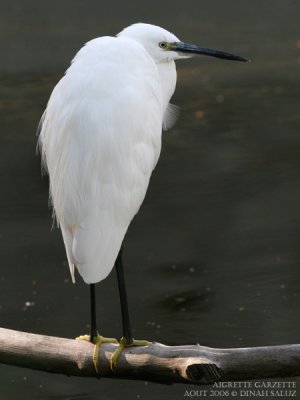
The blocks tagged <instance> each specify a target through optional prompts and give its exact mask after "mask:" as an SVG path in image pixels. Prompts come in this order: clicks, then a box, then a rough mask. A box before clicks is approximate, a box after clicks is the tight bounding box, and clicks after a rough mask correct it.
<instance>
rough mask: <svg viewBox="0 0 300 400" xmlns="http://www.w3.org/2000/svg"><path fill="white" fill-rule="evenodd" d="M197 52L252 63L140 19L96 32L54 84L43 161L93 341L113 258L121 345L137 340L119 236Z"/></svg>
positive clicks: (138, 200)
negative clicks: (87, 306)
mask: <svg viewBox="0 0 300 400" xmlns="http://www.w3.org/2000/svg"><path fill="white" fill-rule="evenodd" d="M194 54H204V55H209V56H214V57H218V58H223V59H230V60H237V61H247V60H245V59H244V58H242V57H238V56H235V55H232V54H229V53H224V52H220V51H216V50H210V49H206V48H202V47H199V46H196V45H191V44H187V43H183V42H181V41H180V40H179V39H178V38H177V37H176V36H175V35H173V34H172V33H170V32H168V31H167V30H165V29H163V28H160V27H158V26H154V25H149V24H143V23H138V24H134V25H131V26H129V27H127V28H125V29H124V30H123V31H122V32H121V33H119V34H118V35H117V36H116V37H109V36H105V37H100V38H96V39H93V40H91V41H90V42H88V43H87V44H86V45H85V46H84V47H83V48H82V49H80V50H79V52H78V53H77V54H76V56H75V58H74V59H73V61H72V63H71V66H70V67H69V69H68V70H67V71H66V73H65V75H64V77H63V78H62V79H61V80H60V81H59V82H58V84H57V85H56V87H55V88H54V90H53V92H52V94H51V97H50V99H49V102H48V105H47V108H46V111H45V112H44V114H43V116H42V119H41V122H40V126H39V132H40V135H39V148H40V151H41V154H42V164H43V167H44V168H45V170H46V171H47V172H48V174H49V178H50V199H51V202H52V204H53V208H54V214H55V217H56V220H57V223H58V224H59V226H60V229H61V232H62V236H63V240H64V244H65V248H66V254H67V259H68V263H69V267H70V272H71V276H72V280H73V282H74V281H75V268H76V269H77V270H78V272H79V274H80V275H81V276H82V278H83V280H84V281H85V282H86V283H88V284H90V285H91V286H90V287H91V314H92V323H91V335H90V340H91V341H92V342H94V343H98V341H100V342H103V341H104V340H105V339H104V338H102V337H101V339H97V337H98V332H97V328H96V317H95V288H94V284H95V283H96V282H99V281H102V280H103V279H105V278H106V277H107V275H108V274H109V273H110V271H111V270H112V268H113V267H114V265H116V269H117V273H118V283H119V289H120V298H121V307H122V319H123V338H122V340H121V343H122V344H121V345H120V349H119V352H120V351H121V350H122V348H123V347H124V346H125V345H130V344H139V343H138V342H136V341H135V342H134V341H133V339H132V334H131V329H130V324H129V316H128V309H127V300H126V292H125V284H124V277H123V268H122V266H123V264H122V251H121V248H122V242H123V239H124V236H125V234H126V231H127V229H128V226H129V224H130V222H131V221H132V219H133V217H134V216H135V214H136V213H137V212H138V211H139V208H140V206H141V204H142V202H143V200H144V197H145V194H146V191H147V187H148V184H149V180H150V176H151V173H152V171H153V169H154V167H155V165H156V163H157V160H158V158H159V154H160V150H161V136H162V130H163V129H169V128H170V127H171V126H172V125H173V124H174V122H175V120H176V117H177V110H176V107H175V106H173V105H171V104H170V103H169V102H170V99H171V97H172V95H173V93H174V90H175V85H176V67H175V62H174V61H175V60H178V59H182V58H188V57H190V56H192V55H194ZM141 344H145V343H141ZM118 354H119V353H118ZM116 359H117V357H115V358H114V363H115V362H116ZM95 366H96V365H95Z"/></svg>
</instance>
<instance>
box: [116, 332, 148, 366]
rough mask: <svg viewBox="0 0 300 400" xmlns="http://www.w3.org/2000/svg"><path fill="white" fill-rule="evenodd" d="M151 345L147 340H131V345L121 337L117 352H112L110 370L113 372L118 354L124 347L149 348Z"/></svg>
mask: <svg viewBox="0 0 300 400" xmlns="http://www.w3.org/2000/svg"><path fill="white" fill-rule="evenodd" d="M150 344H152V342H148V340H133V342H132V343H129V344H128V343H127V342H126V339H125V337H124V336H123V337H122V338H121V339H120V344H119V347H118V348H117V350H116V351H115V352H114V354H113V355H112V356H111V359H110V369H111V370H112V371H113V370H114V368H115V366H116V365H117V362H118V359H119V357H120V354H121V353H122V351H123V350H124V349H125V348H126V347H132V346H149V345H150Z"/></svg>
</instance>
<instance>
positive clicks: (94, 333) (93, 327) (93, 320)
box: [90, 283, 98, 343]
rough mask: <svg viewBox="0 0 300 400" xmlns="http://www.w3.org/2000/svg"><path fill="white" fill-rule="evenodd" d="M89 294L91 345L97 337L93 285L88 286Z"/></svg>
mask: <svg viewBox="0 0 300 400" xmlns="http://www.w3.org/2000/svg"><path fill="white" fill-rule="evenodd" d="M90 293H91V336H90V341H91V342H92V343H93V339H94V337H96V336H98V331H97V323H96V294H95V284H94V283H92V284H91V285H90Z"/></svg>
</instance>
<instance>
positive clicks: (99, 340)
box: [76, 335, 119, 374]
mask: <svg viewBox="0 0 300 400" xmlns="http://www.w3.org/2000/svg"><path fill="white" fill-rule="evenodd" d="M76 340H86V341H87V342H90V341H91V340H90V335H81V336H78V337H77V338H76ZM103 343H115V344H119V342H118V341H117V339H115V338H107V337H104V336H101V335H97V336H95V337H94V338H93V344H94V345H95V347H94V353H93V364H94V367H95V370H96V372H97V374H98V373H99V369H98V357H99V350H100V346H101V344H103Z"/></svg>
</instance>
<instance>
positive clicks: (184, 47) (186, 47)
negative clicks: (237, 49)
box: [170, 42, 249, 61]
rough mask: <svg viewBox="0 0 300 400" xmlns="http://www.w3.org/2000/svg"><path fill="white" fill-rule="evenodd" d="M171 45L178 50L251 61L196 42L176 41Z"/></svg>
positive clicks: (172, 48) (174, 49) (225, 58)
mask: <svg viewBox="0 0 300 400" xmlns="http://www.w3.org/2000/svg"><path fill="white" fill-rule="evenodd" d="M170 47H171V48H170V50H173V51H178V52H181V53H190V54H202V55H205V56H210V57H217V58H223V59H224V60H233V61H249V60H247V59H246V58H244V57H240V56H235V55H234V54H231V53H225V52H224V51H219V50H211V49H207V48H205V47H200V46H197V45H196V44H189V43H184V42H175V43H172V44H171V46H170Z"/></svg>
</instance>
